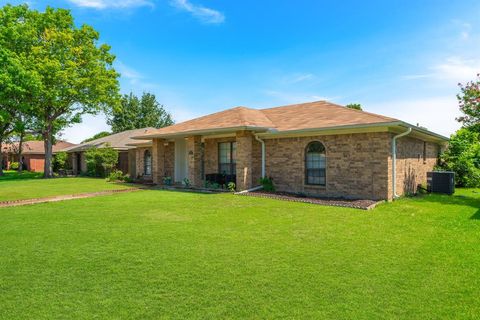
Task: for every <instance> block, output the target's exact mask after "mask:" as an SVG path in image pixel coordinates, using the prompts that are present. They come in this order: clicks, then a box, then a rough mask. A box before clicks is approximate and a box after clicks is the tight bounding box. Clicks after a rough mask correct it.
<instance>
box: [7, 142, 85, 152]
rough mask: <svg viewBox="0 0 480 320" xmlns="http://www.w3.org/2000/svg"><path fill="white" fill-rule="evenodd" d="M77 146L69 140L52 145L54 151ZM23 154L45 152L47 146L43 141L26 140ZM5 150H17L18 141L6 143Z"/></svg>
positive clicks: (23, 145)
mask: <svg viewBox="0 0 480 320" xmlns="http://www.w3.org/2000/svg"><path fill="white" fill-rule="evenodd" d="M72 146H76V144H73V143H70V142H67V141H57V143H56V144H54V145H53V146H52V150H53V153H56V152H59V151H62V150H63V149H65V148H69V147H72ZM22 149H23V150H22V152H23V154H45V147H44V145H43V141H25V142H24V143H23V144H22ZM3 150H4V152H5V151H6V152H8V153H10V152H17V150H18V143H14V144H6V145H4V148H3Z"/></svg>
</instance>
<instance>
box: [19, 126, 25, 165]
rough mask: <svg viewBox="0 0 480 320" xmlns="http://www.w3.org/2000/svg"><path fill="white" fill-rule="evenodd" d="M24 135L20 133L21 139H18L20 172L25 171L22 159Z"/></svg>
mask: <svg viewBox="0 0 480 320" xmlns="http://www.w3.org/2000/svg"><path fill="white" fill-rule="evenodd" d="M23 136H24V134H23V133H21V134H20V140H19V141H18V172H19V173H22V171H23V161H22V154H23Z"/></svg>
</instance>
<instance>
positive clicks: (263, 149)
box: [255, 135, 265, 178]
mask: <svg viewBox="0 0 480 320" xmlns="http://www.w3.org/2000/svg"><path fill="white" fill-rule="evenodd" d="M255 140H257V141H258V142H260V143H261V144H262V178H265V141H263V140H262V139H260V138H259V137H258V135H255Z"/></svg>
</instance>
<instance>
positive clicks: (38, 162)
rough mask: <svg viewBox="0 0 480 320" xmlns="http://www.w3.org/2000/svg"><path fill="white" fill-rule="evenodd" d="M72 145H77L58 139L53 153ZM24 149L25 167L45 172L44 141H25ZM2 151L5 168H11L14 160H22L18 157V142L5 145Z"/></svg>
mask: <svg viewBox="0 0 480 320" xmlns="http://www.w3.org/2000/svg"><path fill="white" fill-rule="evenodd" d="M72 146H75V144H73V143H70V142H66V141H58V142H57V143H56V144H55V145H53V147H52V149H53V154H56V153H57V152H59V151H62V150H63V149H65V148H68V147H72ZM22 149H23V150H22V163H23V168H24V169H25V170H28V171H33V172H43V169H44V165H45V147H44V144H43V141H25V142H24V143H23V144H22ZM2 152H3V157H2V158H3V162H4V163H3V167H4V168H7V169H8V168H10V164H11V163H12V162H20V161H19V159H18V143H13V144H6V145H4V146H3V150H2Z"/></svg>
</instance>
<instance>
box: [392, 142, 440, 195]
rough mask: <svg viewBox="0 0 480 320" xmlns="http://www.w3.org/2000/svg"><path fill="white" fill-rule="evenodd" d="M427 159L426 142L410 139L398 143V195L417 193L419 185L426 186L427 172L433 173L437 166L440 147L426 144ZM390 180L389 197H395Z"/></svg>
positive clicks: (429, 143)
mask: <svg viewBox="0 0 480 320" xmlns="http://www.w3.org/2000/svg"><path fill="white" fill-rule="evenodd" d="M425 146H426V159H425V160H424V158H423V147H424V142H423V141H422V140H419V139H414V138H410V137H404V138H400V139H399V140H398V141H397V170H396V171H397V179H396V189H397V194H398V195H406V194H412V193H415V192H417V186H418V185H426V183H427V172H428V171H432V170H433V168H434V167H435V165H436V164H437V159H438V154H439V152H440V146H439V145H437V144H434V143H431V142H426V145H425ZM389 162H390V163H389V168H390V170H389V172H391V167H392V165H391V158H389ZM391 181H392V180H391V178H390V183H389V197H390V198H391V197H393V190H392V189H393V188H392V182H391Z"/></svg>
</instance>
